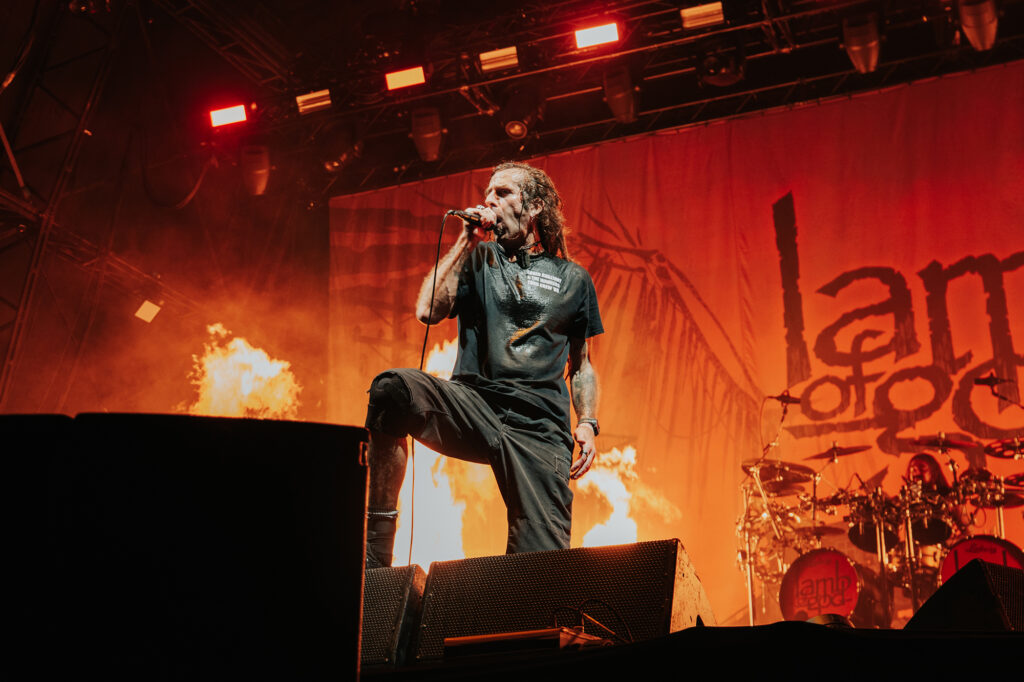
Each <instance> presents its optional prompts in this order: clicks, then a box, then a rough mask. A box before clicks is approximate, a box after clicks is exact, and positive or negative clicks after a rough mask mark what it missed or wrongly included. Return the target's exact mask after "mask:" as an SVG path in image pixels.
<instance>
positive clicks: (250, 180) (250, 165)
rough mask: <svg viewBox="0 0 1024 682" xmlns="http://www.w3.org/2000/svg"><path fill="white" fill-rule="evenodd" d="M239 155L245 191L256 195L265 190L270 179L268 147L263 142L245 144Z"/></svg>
mask: <svg viewBox="0 0 1024 682" xmlns="http://www.w3.org/2000/svg"><path fill="white" fill-rule="evenodd" d="M239 155H240V157H241V158H240V162H239V166H241V168H242V182H243V184H245V191H246V192H248V193H249V195H250V196H254V197H258V196H260V195H261V194H263V193H264V192H265V191H267V182H268V181H269V180H270V149H269V148H268V147H267V145H265V144H245V145H243V146H242V149H241V151H240V152H239Z"/></svg>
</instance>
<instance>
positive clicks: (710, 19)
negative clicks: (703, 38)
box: [679, 2, 725, 30]
mask: <svg viewBox="0 0 1024 682" xmlns="http://www.w3.org/2000/svg"><path fill="white" fill-rule="evenodd" d="M679 16H680V17H681V18H682V20H683V28H685V29H687V30H690V29H694V28H704V27H705V26H716V25H718V24H724V23H725V13H724V12H723V11H722V3H720V2H709V3H705V4H703V5H696V6H694V7H684V8H683V9H681V10H679Z"/></svg>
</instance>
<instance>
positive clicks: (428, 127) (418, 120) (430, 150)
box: [411, 107, 445, 162]
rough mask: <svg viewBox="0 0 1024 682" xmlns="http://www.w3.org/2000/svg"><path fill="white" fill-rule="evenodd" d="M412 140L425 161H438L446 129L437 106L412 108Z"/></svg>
mask: <svg viewBox="0 0 1024 682" xmlns="http://www.w3.org/2000/svg"><path fill="white" fill-rule="evenodd" d="M411 118H412V141H413V142H414V143H415V144H416V151H417V152H419V155H420V158H421V159H423V160H424V161H428V162H429V161H437V159H438V158H439V157H440V156H441V143H442V142H443V141H444V133H445V130H444V128H443V127H442V126H441V112H440V110H439V109H438V108H437V107H419V108H417V109H413V110H412V116H411Z"/></svg>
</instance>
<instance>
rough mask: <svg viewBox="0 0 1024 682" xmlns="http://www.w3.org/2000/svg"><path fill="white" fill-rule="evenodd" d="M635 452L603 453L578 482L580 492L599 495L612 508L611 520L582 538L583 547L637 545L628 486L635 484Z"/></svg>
mask: <svg viewBox="0 0 1024 682" xmlns="http://www.w3.org/2000/svg"><path fill="white" fill-rule="evenodd" d="M636 478H637V476H636V449H635V448H634V447H633V446H631V445H630V446H627V447H626V448H625V449H624V450H619V449H618V448H612V449H611V450H610V451H609V452H603V453H600V454H599V455H598V456H597V458H596V459H595V460H594V464H593V466H591V468H590V471H588V472H587V473H586V475H585V476H583V478H581V479H580V480H579V484H578V488H579V490H580V491H581V492H586V491H589V492H596V493H598V494H600V495H601V496H603V497H604V498H605V499H606V500H608V503H609V504H611V506H612V513H611V515H610V516H609V517H608V520H607V521H605V522H604V523H599V524H597V525H596V526H594V527H593V528H591V529H590V531H589V532H588V533H587V534H586V535H584V536H583V546H584V547H599V546H602V545H621V544H625V543H629V542H636V539H637V526H636V521H634V520H633V519H632V518H630V505H631V502H632V499H633V494H632V493H631V492H630V491H629V489H628V488H627V487H626V483H627V482H629V483H635V482H636Z"/></svg>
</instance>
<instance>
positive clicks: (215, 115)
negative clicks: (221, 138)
mask: <svg viewBox="0 0 1024 682" xmlns="http://www.w3.org/2000/svg"><path fill="white" fill-rule="evenodd" d="M244 120H245V105H244V104H237V105H235V106H233V107H227V108H225V109H214V110H213V111H211V112H210V125H212V126H213V127H214V128H219V127H221V126H226V125H229V124H231V123H241V122H242V121H244Z"/></svg>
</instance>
